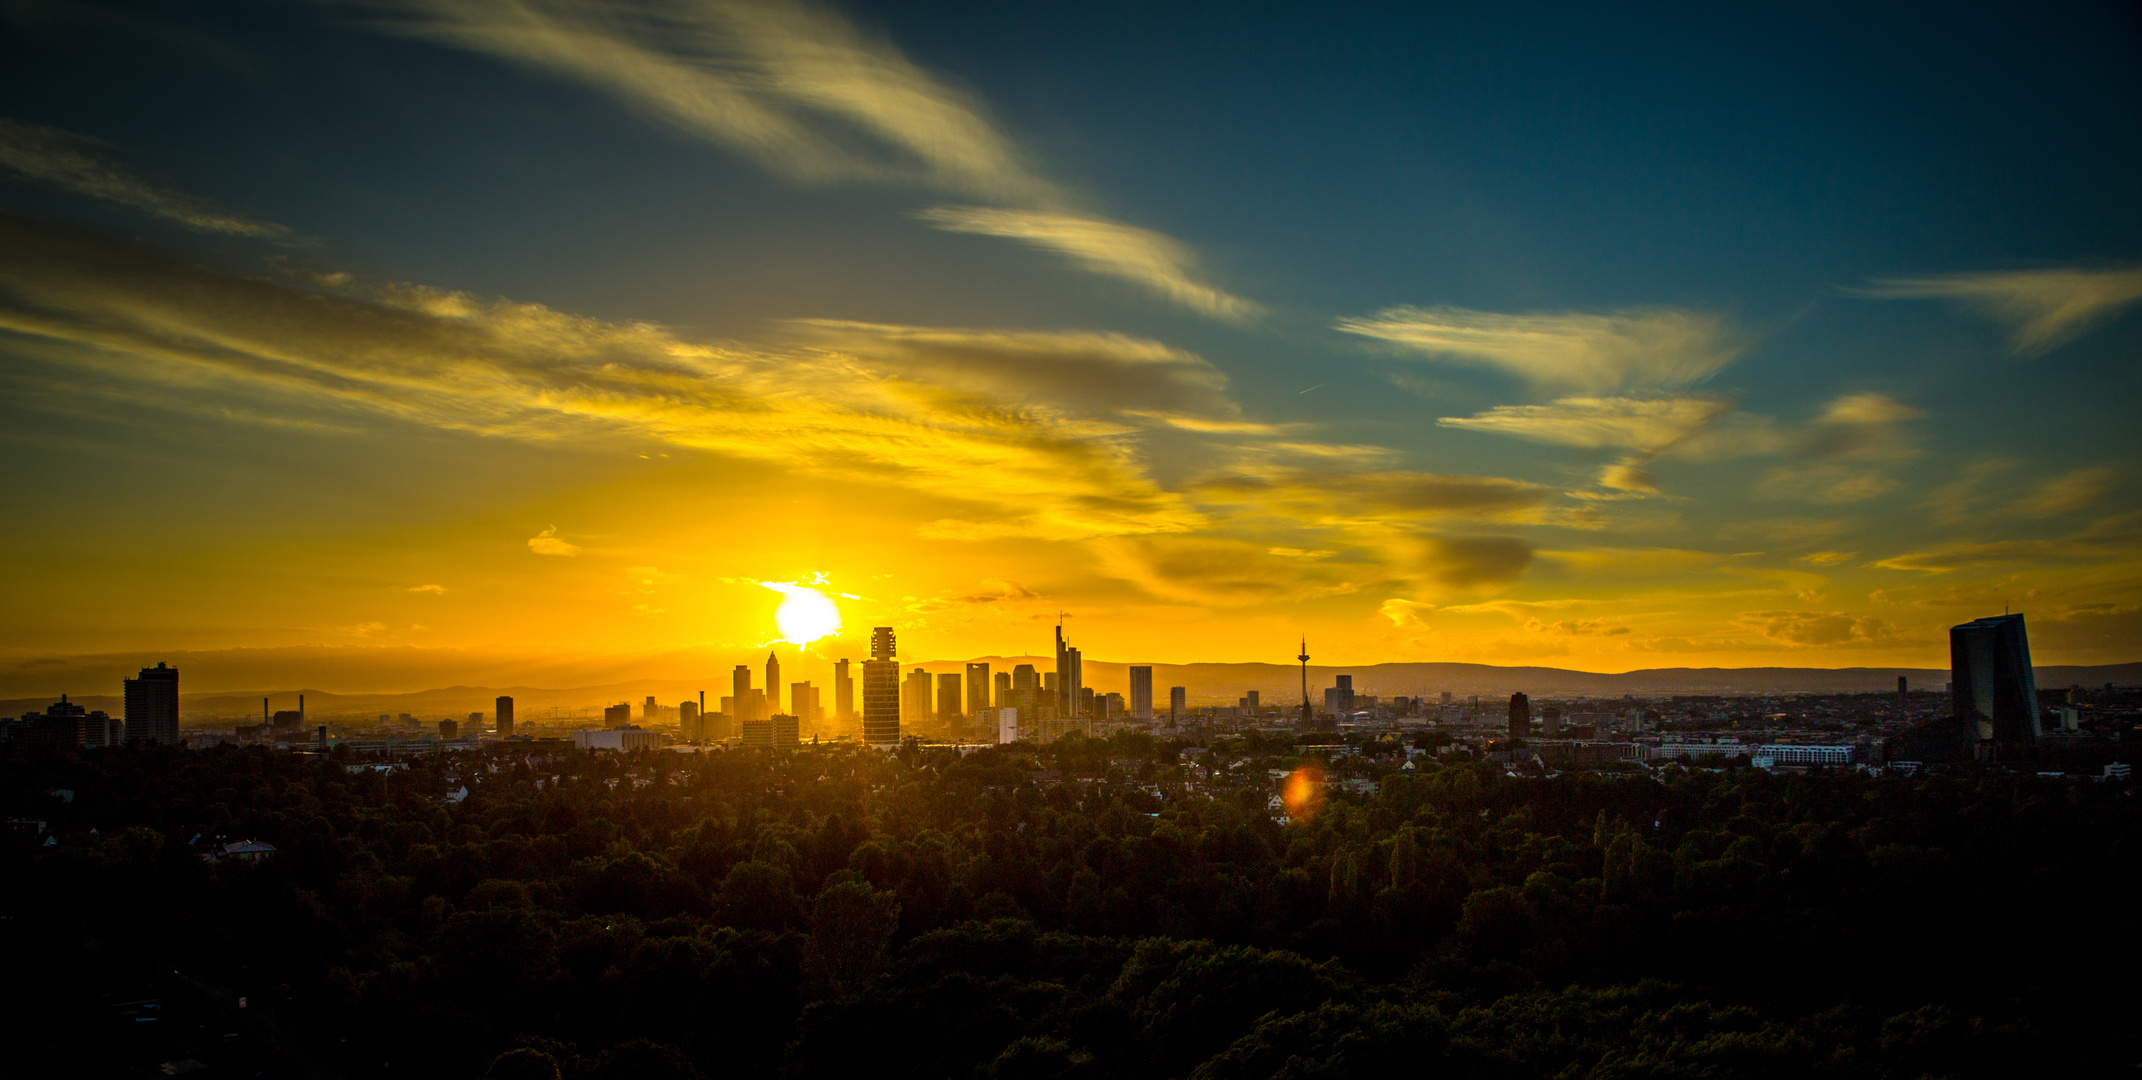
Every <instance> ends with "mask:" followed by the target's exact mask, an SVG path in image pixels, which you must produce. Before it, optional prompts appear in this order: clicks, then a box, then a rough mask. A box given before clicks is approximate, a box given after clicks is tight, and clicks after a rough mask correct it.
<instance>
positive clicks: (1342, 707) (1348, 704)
mask: <svg viewBox="0 0 2142 1080" xmlns="http://www.w3.org/2000/svg"><path fill="white" fill-rule="evenodd" d="M1332 681H1333V682H1335V683H1337V684H1338V685H1337V686H1336V687H1334V689H1336V690H1338V692H1339V711H1340V712H1349V713H1350V712H1353V711H1354V677H1353V676H1351V675H1341V676H1339V677H1337V678H1336V679H1334V680H1332Z"/></svg>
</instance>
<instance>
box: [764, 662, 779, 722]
mask: <svg viewBox="0 0 2142 1080" xmlns="http://www.w3.org/2000/svg"><path fill="white" fill-rule="evenodd" d="M766 707H767V708H768V709H770V710H772V711H773V712H780V711H781V658H780V657H778V656H775V655H774V654H773V650H771V649H768V650H767V651H766Z"/></svg>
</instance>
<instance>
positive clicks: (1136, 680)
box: [1130, 664, 1153, 720]
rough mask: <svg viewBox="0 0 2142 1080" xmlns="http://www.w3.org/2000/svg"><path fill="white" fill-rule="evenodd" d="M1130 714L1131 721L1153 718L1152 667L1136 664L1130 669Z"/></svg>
mask: <svg viewBox="0 0 2142 1080" xmlns="http://www.w3.org/2000/svg"><path fill="white" fill-rule="evenodd" d="M1130 714H1131V719H1133V720H1151V719H1152V718H1153V665H1151V664H1138V665H1134V666H1133V667H1132V668H1131V669H1130Z"/></svg>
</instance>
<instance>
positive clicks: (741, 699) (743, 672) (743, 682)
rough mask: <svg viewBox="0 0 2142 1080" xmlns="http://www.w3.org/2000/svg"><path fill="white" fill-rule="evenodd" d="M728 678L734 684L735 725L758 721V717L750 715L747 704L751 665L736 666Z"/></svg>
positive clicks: (749, 695) (749, 691) (749, 692)
mask: <svg viewBox="0 0 2142 1080" xmlns="http://www.w3.org/2000/svg"><path fill="white" fill-rule="evenodd" d="M729 678H730V681H731V682H733V683H735V684H736V694H735V697H736V721H737V723H743V722H744V721H746V720H756V719H758V717H756V716H753V715H751V706H750V704H749V702H750V701H751V665H749V664H738V665H736V670H735V671H734V672H732V673H731V674H730V676H729Z"/></svg>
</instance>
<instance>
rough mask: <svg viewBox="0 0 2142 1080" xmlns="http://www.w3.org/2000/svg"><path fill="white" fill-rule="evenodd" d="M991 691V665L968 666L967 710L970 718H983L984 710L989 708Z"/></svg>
mask: <svg viewBox="0 0 2142 1080" xmlns="http://www.w3.org/2000/svg"><path fill="white" fill-rule="evenodd" d="M989 690H990V686H989V665H988V664H968V665H967V709H966V714H967V715H968V716H972V717H974V718H975V719H977V720H979V719H981V718H982V710H984V709H987V708H989Z"/></svg>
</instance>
